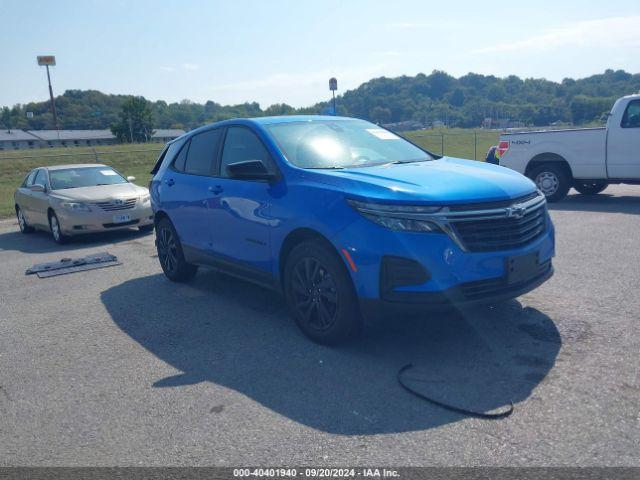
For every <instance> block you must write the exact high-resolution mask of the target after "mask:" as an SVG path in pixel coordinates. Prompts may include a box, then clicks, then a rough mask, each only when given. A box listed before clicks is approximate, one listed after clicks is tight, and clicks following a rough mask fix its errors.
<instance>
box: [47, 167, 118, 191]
mask: <svg viewBox="0 0 640 480" xmlns="http://www.w3.org/2000/svg"><path fill="white" fill-rule="evenodd" d="M49 182H50V183H51V190H64V189H67V188H80V187H96V186H98V185H115V184H118V183H127V180H126V178H124V177H123V176H122V175H120V174H119V173H118V172H116V171H115V170H114V169H113V168H111V167H77V168H64V169H60V170H49Z"/></svg>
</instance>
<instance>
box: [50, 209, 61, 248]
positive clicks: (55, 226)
mask: <svg viewBox="0 0 640 480" xmlns="http://www.w3.org/2000/svg"><path fill="white" fill-rule="evenodd" d="M51 234H52V235H53V238H54V240H55V241H56V242H57V241H59V240H60V224H59V223H58V217H56V216H55V215H52V216H51Z"/></svg>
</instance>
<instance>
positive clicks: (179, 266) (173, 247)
mask: <svg viewBox="0 0 640 480" xmlns="http://www.w3.org/2000/svg"><path fill="white" fill-rule="evenodd" d="M156 248H157V249H158V260H159V261H160V266H161V267H162V271H163V272H164V274H165V275H166V276H167V278H168V279H169V280H171V281H172V282H187V281H189V280H191V279H192V278H193V277H194V276H195V274H196V273H197V272H198V266H197V265H193V264H191V263H188V262H187V261H186V260H185V259H184V253H183V251H182V245H181V244H180V239H179V237H178V234H177V232H176V229H175V228H174V227H173V224H172V223H171V221H170V220H169V219H168V218H163V219H161V220H160V221H159V222H158V224H157V227H156Z"/></svg>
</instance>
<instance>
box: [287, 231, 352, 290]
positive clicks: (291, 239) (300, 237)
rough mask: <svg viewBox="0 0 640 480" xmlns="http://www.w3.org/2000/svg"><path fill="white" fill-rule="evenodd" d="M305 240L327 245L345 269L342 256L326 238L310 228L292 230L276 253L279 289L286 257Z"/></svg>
mask: <svg viewBox="0 0 640 480" xmlns="http://www.w3.org/2000/svg"><path fill="white" fill-rule="evenodd" d="M307 240H320V241H321V242H322V243H324V244H325V245H327V247H329V248H331V250H332V251H333V252H334V253H335V254H336V255H337V257H338V258H340V260H341V262H342V264H343V265H344V266H345V268H346V264H345V262H344V259H343V258H342V255H340V253H339V252H338V249H337V248H336V247H335V245H334V244H333V243H331V241H330V240H329V239H328V238H327V237H326V236H324V235H323V234H322V233H320V232H318V231H317V230H314V229H312V228H308V227H301V228H296V229H295V230H292V231H291V232H289V233H288V234H287V236H286V237H285V238H284V241H283V242H282V245H281V246H280V251H279V252H278V275H279V282H280V286H281V287H283V285H282V282H283V281H284V267H285V263H286V261H287V257H288V256H289V254H290V253H291V251H292V250H293V249H294V247H295V246H296V245H299V244H300V243H302V242H304V241H307ZM347 272H348V269H347Z"/></svg>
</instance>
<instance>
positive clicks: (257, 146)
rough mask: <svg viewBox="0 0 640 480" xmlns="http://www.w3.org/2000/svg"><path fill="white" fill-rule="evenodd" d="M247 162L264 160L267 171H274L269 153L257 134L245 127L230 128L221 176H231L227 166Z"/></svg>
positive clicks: (225, 142)
mask: <svg viewBox="0 0 640 480" xmlns="http://www.w3.org/2000/svg"><path fill="white" fill-rule="evenodd" d="M245 160H262V161H263V162H264V164H265V166H266V167H267V169H269V170H273V168H272V166H271V159H270V157H269V152H267V149H266V148H265V146H264V145H263V144H262V142H261V141H260V139H259V138H258V137H257V135H256V134H255V133H253V132H252V131H251V130H249V129H248V128H244V127H229V129H228V130H227V136H226V138H225V141H224V149H223V150H222V161H221V162H220V176H221V177H228V176H229V175H228V174H227V165H230V164H232V163H236V162H243V161H245Z"/></svg>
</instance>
